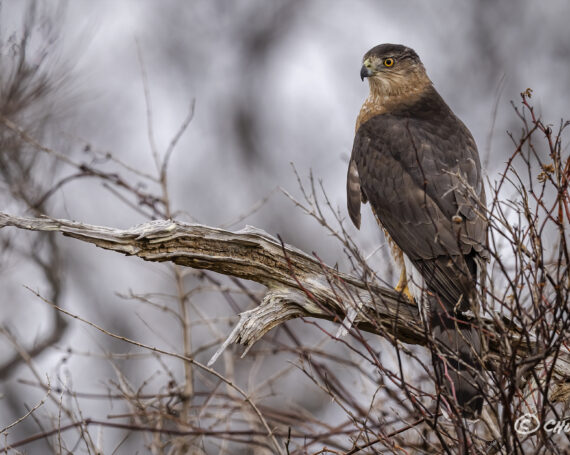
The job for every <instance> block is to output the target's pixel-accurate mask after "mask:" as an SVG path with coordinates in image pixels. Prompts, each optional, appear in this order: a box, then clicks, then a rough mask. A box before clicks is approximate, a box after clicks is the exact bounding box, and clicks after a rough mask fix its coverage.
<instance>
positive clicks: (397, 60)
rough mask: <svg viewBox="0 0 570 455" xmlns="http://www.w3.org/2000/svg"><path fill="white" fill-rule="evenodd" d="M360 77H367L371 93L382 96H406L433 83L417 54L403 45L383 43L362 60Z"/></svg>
mask: <svg viewBox="0 0 570 455" xmlns="http://www.w3.org/2000/svg"><path fill="white" fill-rule="evenodd" d="M360 77H361V79H362V80H364V78H365V77H367V78H368V81H369V82H370V90H371V91H373V92H377V93H378V94H381V95H405V94H406V93H414V92H418V91H421V90H423V89H424V88H425V86H426V85H427V84H430V83H431V81H430V80H429V78H428V76H427V74H426V70H425V68H424V65H423V64H422V62H421V60H420V58H419V57H418V54H416V51H414V50H413V49H410V48H409V47H406V46H402V45H400V44H380V45H379V46H376V47H373V48H372V49H370V50H369V51H368V52H367V53H366V54H365V55H364V58H363V62H362V68H361V69H360Z"/></svg>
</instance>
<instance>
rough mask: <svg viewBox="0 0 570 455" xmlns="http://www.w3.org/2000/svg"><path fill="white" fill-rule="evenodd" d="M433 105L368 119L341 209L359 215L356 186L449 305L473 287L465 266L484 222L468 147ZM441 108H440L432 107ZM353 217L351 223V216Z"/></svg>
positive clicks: (460, 129) (461, 129)
mask: <svg viewBox="0 0 570 455" xmlns="http://www.w3.org/2000/svg"><path fill="white" fill-rule="evenodd" d="M434 93H435V96H436V97H437V99H435V101H438V102H433V101H434V100H433V97H432V99H431V100H430V101H431V102H430V103H426V104H425V105H422V104H421V103H416V104H415V105H414V106H411V107H410V106H408V107H406V108H405V109H404V110H400V111H398V112H393V113H391V114H382V115H378V116H376V117H373V118H372V119H370V120H368V121H367V122H366V123H364V124H363V125H361V126H360V128H359V129H358V131H357V133H356V137H355V140H354V146H353V151H352V157H351V162H350V165H349V181H348V188H347V189H348V204H349V213H350V214H351V217H352V219H353V221H355V215H354V214H358V217H359V212H360V207H359V206H360V199H357V198H356V191H357V188H356V185H355V184H354V183H352V184H351V180H352V182H354V181H358V183H359V187H360V188H359V190H360V191H361V192H362V194H363V195H364V197H365V198H367V199H368V200H369V201H370V204H371V205H372V208H373V211H374V212H375V214H376V216H377V217H378V219H379V220H380V222H381V223H382V225H383V227H384V228H385V229H386V231H387V232H388V234H389V235H390V236H391V237H392V240H393V241H394V242H395V243H396V244H397V245H398V246H399V247H400V249H401V250H402V251H403V252H404V253H405V254H406V255H407V256H408V258H409V259H410V260H411V261H412V262H414V264H415V265H416V267H417V268H418V269H419V271H420V272H421V273H422V276H423V277H424V279H425V280H426V284H427V285H428V287H429V288H430V289H431V290H432V291H434V292H436V293H437V294H438V295H439V296H440V297H441V298H442V299H443V300H444V301H445V303H448V304H449V305H454V304H455V303H456V302H457V300H458V299H459V296H460V295H461V294H463V293H465V292H466V290H467V289H468V288H469V287H471V286H473V281H474V280H473V279H474V278H475V277H474V276H468V275H470V274H469V272H466V270H467V269H469V270H470V272H471V273H474V272H475V270H473V265H472V262H473V260H474V259H475V257H476V256H477V255H482V254H483V255H484V254H485V253H484V245H485V244H486V241H485V238H486V221H485V219H484V217H483V216H481V211H480V210H478V209H477V208H478V204H481V203H482V204H484V202H485V201H484V197H485V195H484V190H483V184H482V178H481V168H480V164H479V157H478V153H477V148H476V146H475V142H474V140H473V138H472V137H471V134H470V133H469V131H468V130H467V128H466V127H465V126H464V125H463V123H462V122H461V121H460V120H459V119H457V117H455V115H454V114H453V113H452V112H451V110H450V109H449V108H448V107H447V105H445V103H444V102H443V100H441V98H440V97H439V95H437V93H436V92H435V91H434ZM440 103H442V104H440ZM357 219H358V218H357Z"/></svg>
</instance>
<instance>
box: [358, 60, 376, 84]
mask: <svg viewBox="0 0 570 455" xmlns="http://www.w3.org/2000/svg"><path fill="white" fill-rule="evenodd" d="M374 73H375V71H374V64H373V63H372V60H371V59H370V58H367V59H365V60H364V62H362V68H360V79H361V80H364V78H365V77H370V76H374Z"/></svg>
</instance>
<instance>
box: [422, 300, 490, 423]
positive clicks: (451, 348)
mask: <svg viewBox="0 0 570 455" xmlns="http://www.w3.org/2000/svg"><path fill="white" fill-rule="evenodd" d="M434 307H435V306H434ZM434 307H432V314H431V328H432V334H433V337H434V340H435V341H436V343H437V348H436V349H435V350H434V351H432V352H433V365H434V370H435V374H436V379H437V380H438V382H439V385H440V387H443V388H444V389H445V390H446V391H447V394H448V396H449V397H455V399H456V400H457V404H458V405H459V407H460V408H461V409H460V410H461V413H462V416H463V417H467V418H471V419H472V418H477V417H478V416H479V414H480V413H481V408H482V407H483V386H484V383H483V380H482V377H481V375H480V371H481V365H480V363H481V362H480V354H481V336H480V332H479V330H477V329H476V328H475V327H474V326H473V323H472V322H468V321H467V320H466V319H464V318H463V317H462V316H461V315H457V314H455V315H451V314H450V313H448V312H446V311H445V310H444V309H435V308H434ZM436 308H437V307H436Z"/></svg>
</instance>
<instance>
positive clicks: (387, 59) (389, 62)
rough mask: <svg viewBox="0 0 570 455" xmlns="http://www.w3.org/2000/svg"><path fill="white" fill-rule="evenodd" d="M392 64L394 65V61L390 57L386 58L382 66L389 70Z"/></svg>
mask: <svg viewBox="0 0 570 455" xmlns="http://www.w3.org/2000/svg"><path fill="white" fill-rule="evenodd" d="M393 64H394V59H393V58H392V57H388V58H385V59H384V66H387V67H388V68H389V67H391V66H392V65H393Z"/></svg>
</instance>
